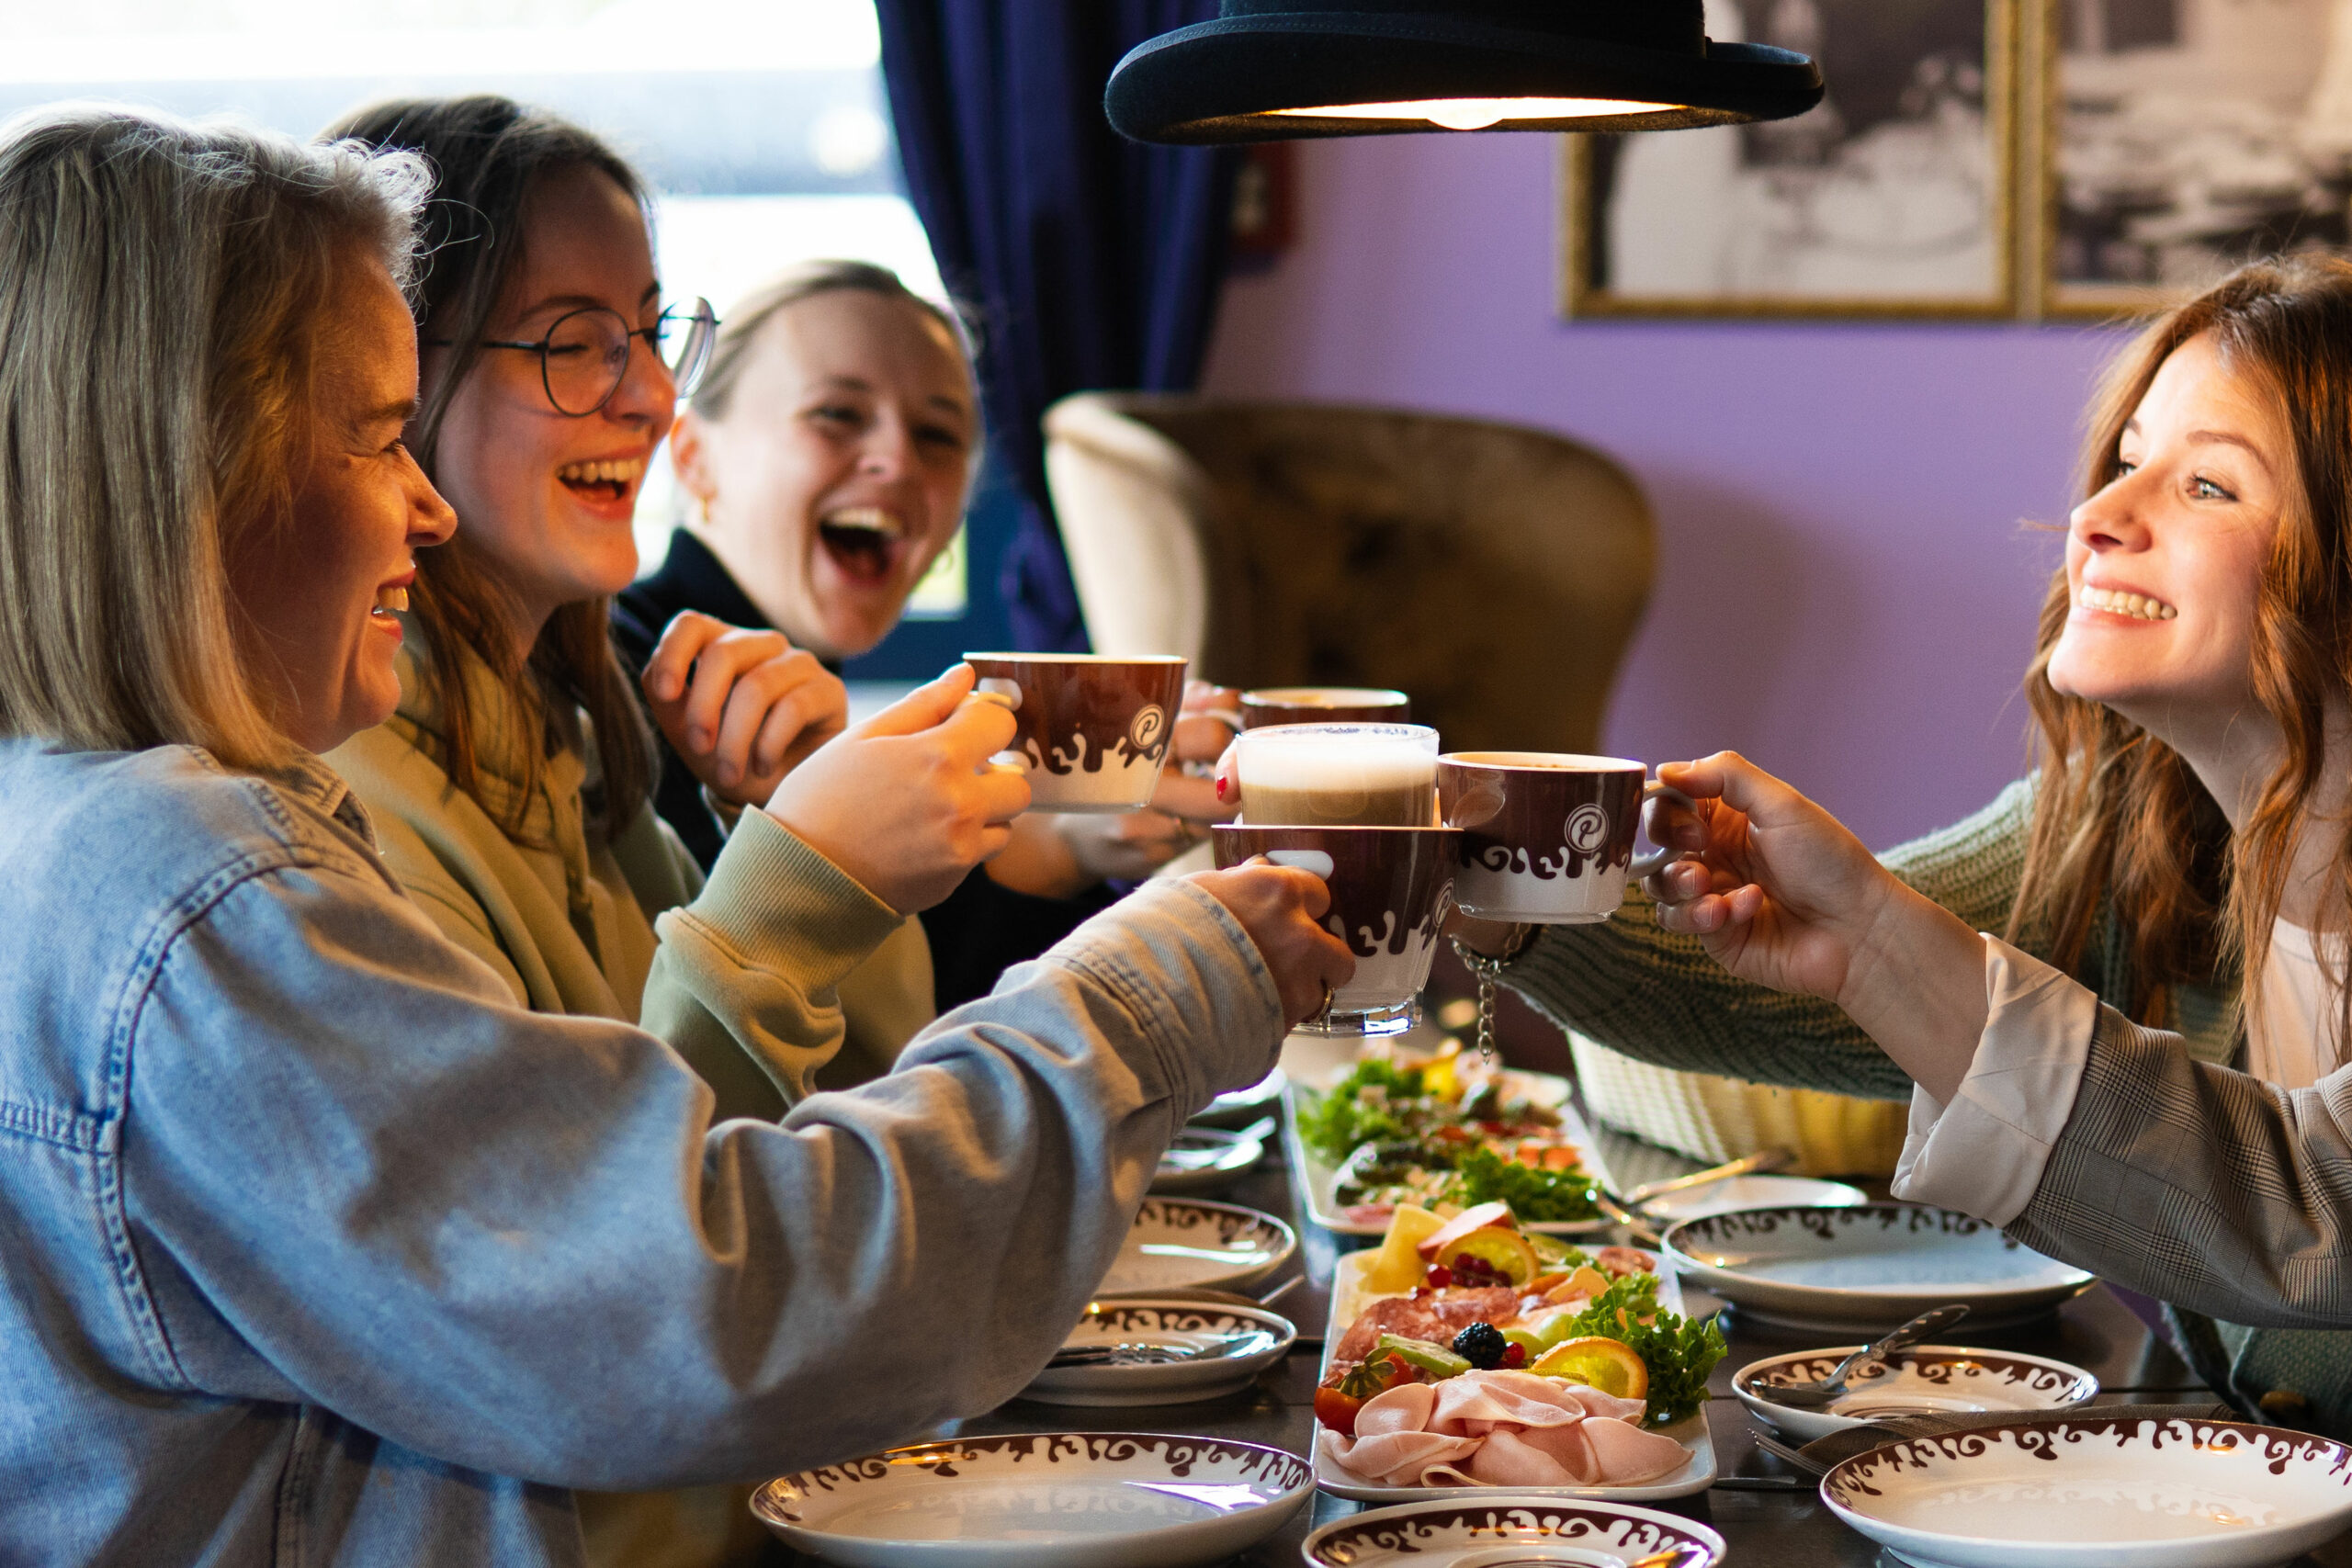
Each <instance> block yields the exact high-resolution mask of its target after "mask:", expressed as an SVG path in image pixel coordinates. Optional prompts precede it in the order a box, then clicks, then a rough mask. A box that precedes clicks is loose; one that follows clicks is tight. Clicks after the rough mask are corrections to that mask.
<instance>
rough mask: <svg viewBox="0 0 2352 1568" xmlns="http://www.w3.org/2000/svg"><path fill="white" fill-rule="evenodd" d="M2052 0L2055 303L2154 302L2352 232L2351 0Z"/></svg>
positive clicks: (2048, 31) (2079, 306) (2049, 58)
mask: <svg viewBox="0 0 2352 1568" xmlns="http://www.w3.org/2000/svg"><path fill="white" fill-rule="evenodd" d="M2038 5H2039V14H2038V17H2036V19H2035V21H2034V22H2033V23H2032V24H2030V25H2031V27H2032V32H2033V43H2034V45H2035V49H2034V51H2033V54H2034V59H2033V61H2032V62H2031V74H2032V75H2033V76H2034V77H2036V78H2038V83H2037V86H2038V92H2037V93H2035V94H2034V95H2033V96H2035V97H2037V98H2038V100H2039V103H2040V106H2041V110H2042V114H2043V118H2042V121H2041V125H2040V126H2039V127H2038V128H2037V129H2038V130H2039V131H2040V132H2041V142H2042V145H2043V147H2044V149H2045V151H2044V152H2043V155H2042V156H2041V158H2039V159H2037V160H2035V164H2036V168H2035V177H2036V178H2037V179H2038V181H2039V182H2040V189H2039V191H2038V192H2037V193H2036V195H2037V197H2038V199H2037V200H2036V201H2034V203H2033V204H2032V205H2033V209H2034V211H2035V215H2036V217H2037V219H2038V220H2039V221H2040V222H2041V223H2042V224H2043V225H2044V231H2043V233H2042V235H2041V243H2040V244H2039V245H2038V246H2037V247H2036V248H2037V249H2038V251H2039V254H2040V256H2041V268H2040V270H2041V309H2042V310H2043V311H2045V312H2046V313H2051V314H2059V315H2079V314H2099V315H2106V314H2112V313H2114V312H2116V311H2119V310H2134V309H2145V308H2147V307H2150V306H2154V305H2159V304H2163V303H2165V302H2166V301H2168V300H2169V299H2175V298H2177V297H2179V296H2181V295H2183V294H2187V293H2188V292H2190V291H2193V290H2195V289H2197V288H2201V287H2202V286H2204V285H2205V284H2207V283H2210V282H2211V281H2212V280H2213V279H2214V278H2215V277H2217V276H2220V275H2221V274H2222V273H2223V272H2226V271H2227V270H2229V268H2231V267H2232V266H2233V265H2237V264H2238V263H2239V262H2242V261H2245V260H2246V259H2248V258H2250V257H2252V256H2256V255H2263V254H2270V253H2272V252H2276V251H2283V250H2292V249H2296V248H2299V247H2302V246H2327V247H2337V246H2342V245H2344V244H2345V243H2346V241H2347V240H2348V239H2352V229H2347V222H2346V204H2347V202H2352V6H2346V4H2344V3H2343V0H2038Z"/></svg>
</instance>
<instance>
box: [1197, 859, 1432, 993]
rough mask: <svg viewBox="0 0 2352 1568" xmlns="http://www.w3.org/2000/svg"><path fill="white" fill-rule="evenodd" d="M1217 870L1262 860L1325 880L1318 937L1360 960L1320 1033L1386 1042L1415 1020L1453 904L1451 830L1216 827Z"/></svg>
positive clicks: (1341, 988) (1340, 989) (1339, 991)
mask: <svg viewBox="0 0 2352 1568" xmlns="http://www.w3.org/2000/svg"><path fill="white" fill-rule="evenodd" d="M1215 832H1216V863H1217V864H1218V865H1219V866H1220V867H1223V866H1230V865H1238V864H1240V863H1242V862H1244V861H1246V860H1249V859H1250V857H1252V856H1253V855H1261V854H1262V855H1264V856H1265V857H1266V858H1268V859H1269V860H1272V861H1273V862H1274V863H1276V864H1279V865H1295V866H1298V867H1301V868H1302V869H1304V870H1307V871H1311V872H1313V873H1315V874H1317V876H1320V877H1322V878H1323V881H1324V885H1325V886H1327V887H1329V889H1330V893H1331V907H1330V909H1329V912H1328V913H1327V914H1326V915H1325V917H1324V920H1323V924H1324V928H1325V929H1326V930H1328V931H1330V932H1331V934H1332V935H1334V936H1336V937H1338V938H1339V939H1340V941H1341V942H1346V943H1347V944H1348V949H1349V951H1350V952H1351V953H1354V954H1355V955H1356V972H1355V976H1354V978H1353V979H1351V980H1350V981H1349V982H1348V983H1347V984H1346V985H1345V986H1342V987H1340V988H1339V989H1338V990H1337V991H1336V992H1334V993H1333V995H1332V998H1331V1010H1330V1016H1329V1021H1327V1022H1323V1023H1320V1024H1310V1025H1307V1026H1306V1027H1308V1028H1311V1029H1318V1030H1320V1031H1321V1032H1331V1033H1347V1034H1387V1033H1395V1032H1398V1031H1400V1030H1405V1029H1409V1028H1410V1027H1412V1025H1413V1023H1414V1022H1415V1021H1418V1020H1419V1016H1420V1012H1419V996H1420V991H1421V987H1423V986H1425V985H1427V984H1428V983H1429V977H1430V962H1431V960H1433V959H1434V958H1435V957H1436V956H1437V945H1438V939H1439V935H1440V932H1441V930H1442V927H1443V925H1444V923H1445V913H1446V909H1447V908H1448V906H1449V904H1450V901H1451V893H1452V889H1453V875H1454V872H1453V866H1454V857H1455V847H1456V840H1459V839H1460V838H1461V834H1460V833H1458V832H1457V831H1455V830H1454V829H1451V828H1363V827H1345V828H1281V827H1250V826H1247V825H1243V824H1227V825H1225V826H1221V827H1219V828H1217V829H1216V830H1215Z"/></svg>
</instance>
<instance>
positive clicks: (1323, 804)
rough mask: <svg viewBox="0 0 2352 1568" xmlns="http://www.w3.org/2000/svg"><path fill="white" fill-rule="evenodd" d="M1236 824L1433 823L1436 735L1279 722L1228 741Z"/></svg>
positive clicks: (1399, 728)
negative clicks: (1236, 794)
mask: <svg viewBox="0 0 2352 1568" xmlns="http://www.w3.org/2000/svg"><path fill="white" fill-rule="evenodd" d="M1232 776H1233V779H1234V781H1235V782H1236V783H1237V784H1239V785H1240V807H1241V817H1240V820H1242V821H1244V822H1247V823H1249V824H1250V826H1252V827H1256V828H1268V827H1302V828H1328V827H1343V826H1351V827H1385V828H1427V827H1431V826H1433V825H1435V824H1436V822H1437V819H1438V818H1437V731H1436V730H1434V729H1431V728H1429V726H1427V725H1424V724H1280V725H1268V726H1264V727H1261V728H1257V729H1245V730H1243V731H1242V732H1241V733H1240V734H1239V735H1238V736H1236V737H1235V738H1234V741H1233V771H1232Z"/></svg>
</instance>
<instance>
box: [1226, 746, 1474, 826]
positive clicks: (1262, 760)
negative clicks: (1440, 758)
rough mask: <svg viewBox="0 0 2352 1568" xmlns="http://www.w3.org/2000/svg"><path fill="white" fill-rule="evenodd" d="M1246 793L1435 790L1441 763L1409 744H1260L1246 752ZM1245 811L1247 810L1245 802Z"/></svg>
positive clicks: (1243, 763) (1243, 756)
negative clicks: (1259, 788)
mask: <svg viewBox="0 0 2352 1568" xmlns="http://www.w3.org/2000/svg"><path fill="white" fill-rule="evenodd" d="M1240 763H1241V789H1242V793H1243V794H1244V795H1247V794H1248V793H1249V791H1250V786H1251V785H1253V784H1263V785H1264V786H1265V787H1266V788H1268V789H1293V790H1310V789H1312V790H1322V789H1351V790H1386V789H1413V788H1416V787H1419V786H1420V785H1430V786H1431V787H1434V786H1435V784H1436V783H1437V758H1436V757H1435V756H1433V755H1432V754H1431V753H1430V752H1429V751H1427V750H1423V749H1422V748H1420V747H1419V746H1416V745H1414V744H1413V743H1412V742H1411V741H1409V740H1350V741H1346V742H1344V743H1342V742H1337V741H1329V740H1321V741H1317V740H1292V739H1275V740H1257V739H1252V740H1250V741H1249V742H1247V743H1246V744H1244V745H1243V746H1242V748H1241V757H1240ZM1244 808H1245V809H1246V808H1247V807H1246V803H1245V807H1244Z"/></svg>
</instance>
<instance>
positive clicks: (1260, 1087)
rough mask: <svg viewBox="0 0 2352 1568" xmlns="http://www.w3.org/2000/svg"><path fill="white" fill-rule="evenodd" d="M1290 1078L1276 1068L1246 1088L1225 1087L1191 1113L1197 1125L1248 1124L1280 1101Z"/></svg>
mask: <svg viewBox="0 0 2352 1568" xmlns="http://www.w3.org/2000/svg"><path fill="white" fill-rule="evenodd" d="M1289 1082H1290V1079H1288V1078H1286V1077H1283V1070H1282V1069H1281V1068H1280V1067H1276V1068H1275V1069H1274V1070H1273V1071H1272V1072H1271V1073H1268V1074H1267V1075H1266V1076H1265V1077H1262V1078H1260V1079H1259V1080H1258V1081H1257V1082H1256V1083H1253V1084H1251V1085H1250V1086H1249V1087H1248V1088H1246V1089H1227V1091H1226V1092H1225V1093H1223V1094H1220V1095H1218V1096H1217V1097H1216V1099H1215V1100H1210V1101H1209V1102H1208V1103H1207V1104H1206V1105H1204V1106H1203V1107H1202V1108H1201V1109H1200V1110H1199V1111H1196V1112H1194V1113H1193V1125H1194V1126H1197V1127H1247V1126H1248V1125H1250V1122H1255V1121H1256V1120H1257V1119H1258V1118H1259V1117H1261V1116H1263V1115H1264V1114H1266V1112H1267V1111H1272V1109H1273V1108H1274V1107H1275V1106H1276V1105H1278V1104H1280V1103H1281V1102H1282V1098H1283V1087H1284V1086H1285V1085H1287V1084H1288V1083H1289Z"/></svg>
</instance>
